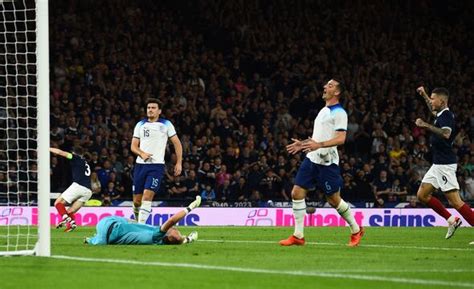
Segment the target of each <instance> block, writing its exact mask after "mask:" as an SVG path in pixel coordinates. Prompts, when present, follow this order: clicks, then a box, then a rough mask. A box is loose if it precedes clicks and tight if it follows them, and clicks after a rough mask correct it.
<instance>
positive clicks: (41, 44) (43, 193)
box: [35, 0, 51, 256]
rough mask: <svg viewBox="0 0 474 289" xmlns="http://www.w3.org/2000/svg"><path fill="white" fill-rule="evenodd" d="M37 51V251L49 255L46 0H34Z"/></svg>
mask: <svg viewBox="0 0 474 289" xmlns="http://www.w3.org/2000/svg"><path fill="white" fill-rule="evenodd" d="M36 23H37V24H36V43H37V44H36V47H37V50H36V54H37V58H36V59H37V74H36V75H37V83H38V93H37V95H38V104H37V105H38V215H39V216H38V243H37V246H36V250H35V251H36V252H35V253H36V255H38V256H50V255H51V231H50V220H49V219H50V217H49V203H50V197H49V193H50V191H51V187H50V174H49V168H50V163H49V133H50V128H49V29H48V0H36Z"/></svg>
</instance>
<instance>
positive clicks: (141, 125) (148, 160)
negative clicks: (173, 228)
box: [131, 98, 183, 224]
mask: <svg viewBox="0 0 474 289" xmlns="http://www.w3.org/2000/svg"><path fill="white" fill-rule="evenodd" d="M161 108H162V104H161V102H160V101H159V100H158V99H154V98H151V99H148V100H147V103H146V111H147V117H146V118H145V119H143V120H141V121H139V122H138V123H137V124H136V126H135V129H134V131H133V139H132V145H131V150H132V152H133V153H134V154H136V155H137V160H136V165H135V168H134V172H133V212H134V214H135V220H137V221H138V223H142V224H144V223H146V221H147V219H148V216H149V215H150V213H151V202H152V201H153V197H154V195H155V193H157V192H158V190H159V188H160V184H161V181H162V179H163V176H164V172H165V151H166V145H167V142H168V139H170V140H171V142H172V143H173V146H174V149H175V152H176V165H175V168H174V175H175V176H179V175H180V174H181V170H182V166H181V164H182V160H183V147H182V145H181V141H180V140H179V138H178V136H177V134H176V130H175V128H174V126H173V124H172V123H171V122H170V121H169V120H166V119H163V118H160V114H161Z"/></svg>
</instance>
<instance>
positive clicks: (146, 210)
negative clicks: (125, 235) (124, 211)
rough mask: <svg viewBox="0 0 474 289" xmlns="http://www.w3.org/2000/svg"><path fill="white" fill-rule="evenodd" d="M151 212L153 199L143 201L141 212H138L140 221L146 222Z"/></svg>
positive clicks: (140, 222) (141, 222)
mask: <svg viewBox="0 0 474 289" xmlns="http://www.w3.org/2000/svg"><path fill="white" fill-rule="evenodd" d="M150 213H151V201H142V206H141V207H140V213H138V223H139V224H145V223H146V220H148V216H150Z"/></svg>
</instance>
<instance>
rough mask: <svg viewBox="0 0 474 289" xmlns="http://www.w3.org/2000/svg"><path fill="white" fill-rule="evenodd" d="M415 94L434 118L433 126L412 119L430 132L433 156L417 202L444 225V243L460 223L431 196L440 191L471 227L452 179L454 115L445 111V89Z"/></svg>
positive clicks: (468, 210) (473, 220)
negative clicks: (426, 207) (443, 219)
mask: <svg viewBox="0 0 474 289" xmlns="http://www.w3.org/2000/svg"><path fill="white" fill-rule="evenodd" d="M417 92H418V93H419V94H420V95H421V96H422V97H423V98H424V100H425V101H426V104H427V105H428V108H429V109H430V111H431V113H432V114H433V115H434V116H436V119H435V121H434V125H431V124H429V123H427V122H425V121H424V120H422V119H421V118H418V119H416V122H415V123H416V125H417V126H418V127H421V128H425V129H427V130H429V131H430V132H431V137H430V144H431V150H432V155H433V165H432V166H431V168H430V169H429V170H428V172H427V173H426V174H425V176H424V177H423V180H422V181H421V185H420V188H419V189H418V192H417V197H418V199H419V200H420V201H421V202H422V203H423V204H425V205H427V206H428V207H430V208H432V209H433V210H434V211H435V212H436V213H438V214H439V215H440V216H442V217H443V218H445V219H446V220H447V221H448V232H447V233H446V239H449V238H451V237H452V236H453V235H454V232H455V231H456V229H457V228H458V227H459V226H461V223H462V221H461V219H460V218H459V217H455V216H453V215H451V214H450V213H449V212H448V210H446V208H445V207H444V205H443V204H442V203H441V202H440V201H439V200H438V199H437V198H436V197H434V196H432V194H433V192H434V191H435V190H437V189H440V190H441V191H442V192H443V193H444V195H445V196H446V199H448V202H449V204H450V205H451V206H452V207H454V208H455V209H456V210H457V211H458V212H459V213H460V214H461V215H462V216H463V217H464V219H466V221H467V222H468V223H469V224H470V225H471V226H473V225H474V213H473V212H472V210H471V208H470V207H469V205H468V204H466V203H464V202H463V201H462V199H461V196H460V195H459V184H458V181H457V178H456V169H457V158H456V154H455V153H454V151H453V142H454V137H455V136H454V114H453V113H452V112H451V111H450V110H449V108H448V100H449V92H448V90H447V89H446V88H443V87H440V88H435V89H433V91H432V92H431V97H428V94H427V93H426V91H425V88H424V87H423V86H421V87H419V88H418V89H417Z"/></svg>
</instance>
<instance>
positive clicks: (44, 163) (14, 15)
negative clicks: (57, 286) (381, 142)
mask: <svg viewBox="0 0 474 289" xmlns="http://www.w3.org/2000/svg"><path fill="white" fill-rule="evenodd" d="M47 4H48V3H47V0H44V1H42V0H37V1H34V0H0V255H25V254H37V255H41V256H48V255H49V254H50V245H49V243H50V241H49V239H50V235H49V234H50V233H49V219H48V218H49V152H48V146H49V83H48V82H49V75H48V74H49V67H48V66H49V64H48V63H49V59H48V46H47V44H48V43H47V41H48V27H47V25H48V24H47V23H48V22H47V16H48V14H47V12H48V6H47Z"/></svg>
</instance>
